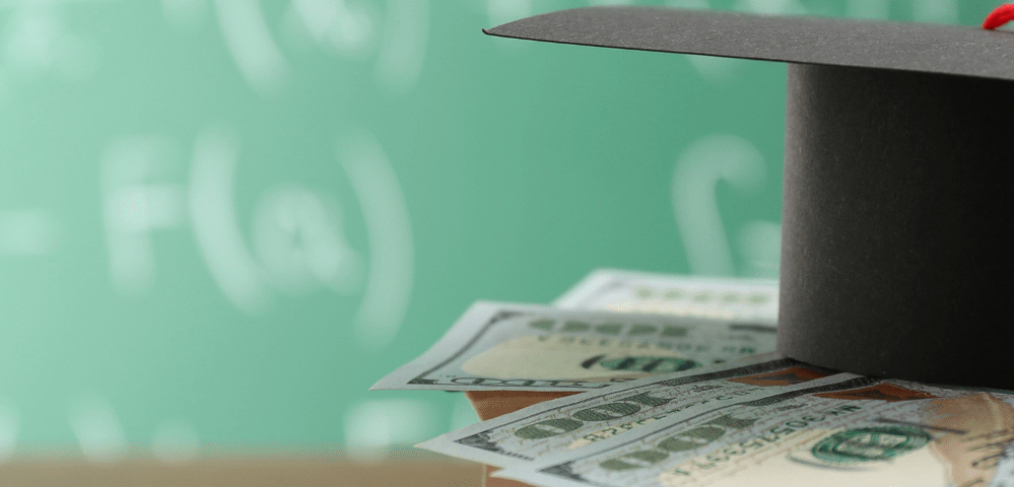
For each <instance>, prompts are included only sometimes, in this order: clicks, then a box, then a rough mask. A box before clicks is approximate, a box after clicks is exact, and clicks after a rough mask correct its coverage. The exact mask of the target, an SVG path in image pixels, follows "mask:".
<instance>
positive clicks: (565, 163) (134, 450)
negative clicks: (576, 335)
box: [0, 0, 999, 464]
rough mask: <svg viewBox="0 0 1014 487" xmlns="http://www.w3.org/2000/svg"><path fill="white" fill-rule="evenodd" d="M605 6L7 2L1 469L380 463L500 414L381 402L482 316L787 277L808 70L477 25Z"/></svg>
mask: <svg viewBox="0 0 1014 487" xmlns="http://www.w3.org/2000/svg"><path fill="white" fill-rule="evenodd" d="M603 3H633V2H602V1H587V0H585V1H576V0H575V1H571V0H551V1H550V0H547V1H531V0H460V1H451V0H440V1H426V0H390V1H375V2H374V1H363V0H261V1H256V0H161V1H144V2H134V1H101V0H91V1H86V0H78V1H56V0H52V1H16V0H5V1H3V2H0V462H10V461H15V460H17V459H18V458H22V457H25V458H29V457H33V458H34V457H38V456H40V455H41V456H43V457H45V456H46V455H54V454H59V455H67V456H71V457H81V458H83V459H85V460H87V461H92V462H100V463H107V464H108V463H116V462H119V461H121V460H123V459H126V458H130V457H131V456H132V455H141V456H145V457H151V458H154V459H155V461H158V462H164V463H172V464H179V463H186V462H189V461H193V460H194V459H197V458H201V457H202V455H210V454H216V453H221V452H234V453H235V452H238V453H244V452H256V453H264V452H267V453H273V452H289V453H291V452H297V453H299V452H330V453H329V454H334V453H337V454H338V455H340V456H341V457H343V458H352V459H378V458H383V457H384V456H385V455H391V454H393V453H397V452H399V451H403V450H404V449H406V448H408V447H409V446H410V445H412V444H414V443H416V442H418V441H421V440H425V439H428V438H430V437H433V436H436V435H439V434H441V433H443V432H446V431H448V430H450V429H453V428H458V427H461V426H464V425H467V424H469V423H471V422H474V421H476V418H475V415H474V413H473V412H472V410H471V407H470V406H469V404H468V402H467V401H466V400H465V399H464V398H463V396H462V395H460V394H451V393H427V392H421V393H420V392H408V391H384V392H373V393H370V392H367V389H368V388H369V387H370V386H371V385H372V384H373V383H374V382H375V381H376V380H377V379H379V378H380V377H381V376H383V375H384V374H386V373H387V372H389V371H391V370H393V369H394V368H396V367H397V366H399V365H401V364H402V363H404V362H406V361H407V360H409V359H411V358H413V357H415V356H416V355H417V354H419V353H421V352H422V351H424V350H425V349H426V348H428V347H429V346H430V345H431V344H432V343H434V342H435V341H436V340H437V339H438V338H439V337H440V336H441V335H442V334H443V332H444V331H445V330H446V329H447V328H448V327H449V326H450V324H451V323H453V322H454V320H455V319H456V318H457V317H458V316H459V314H460V313H462V312H463V310H464V309H465V308H466V307H467V306H468V305H469V304H470V303H471V302H472V301H474V300H476V299H496V300H505V301H523V302H535V303H545V302H549V301H551V300H552V299H553V298H555V297H556V296H557V295H559V294H561V293H562V292H563V291H565V290H566V289H567V288H568V287H570V286H571V285H572V284H574V283H575V282H576V281H578V280H579V279H580V278H581V277H583V276H584V275H585V274H586V273H588V272H589V271H590V270H591V269H593V268H596V267H617V268H628V269H637V270H648V271H657V272H671V273H691V274H705V275H727V276H731V275H737V276H763V277H775V276H777V268H778V248H779V232H780V225H779V221H780V216H779V215H780V199H781V196H780V194H781V160H782V134H783V123H784V90H785V87H784V84H785V67H784V65H781V64H777V63H762V62H752V61H742V60H728V59H714V58H701V57H693V56H677V55H666V54H656V53H644V52H628V51H615V50H603V49H592V48H582V47H574V46H561V45H546V44H537V43H531V42H523V41H511V40H504V39H495V38H490V37H487V36H484V35H483V34H482V33H481V31H480V28H482V27H489V26H494V25H498V24H500V23H503V22H507V21H511V20H514V19H517V18H520V17H524V16H528V15H532V14H537V13H542V12H546V11H552V10H558V9H562V8H570V7H579V6H587V5H591V4H603ZM637 3H643V4H668V5H673V6H680V7H689V8H711V9H718V10H737V11H746V12H759V13H766V14H786V15H822V16H834V17H849V18H869V19H894V20H903V21H915V22H934V23H950V24H966V25H977V24H978V23H980V22H981V20H982V19H983V18H984V17H985V16H986V14H987V13H988V12H989V11H990V10H991V9H992V8H993V7H995V6H997V5H998V3H999V2H997V1H968V0H962V1H961V2H960V3H959V2H958V0H890V1H888V0H682V1H670V2H637ZM729 35H730V36H734V35H735V32H729Z"/></svg>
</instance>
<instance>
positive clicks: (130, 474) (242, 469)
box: [0, 456, 482, 487]
mask: <svg viewBox="0 0 1014 487" xmlns="http://www.w3.org/2000/svg"><path fill="white" fill-rule="evenodd" d="M481 476H482V469H481V468H480V466H479V465H476V464H474V463H468V462H461V461H455V460H448V459H445V458H438V457H429V456H426V457H416V458H384V459H378V460H376V461H371V462H357V461H352V460H348V459H343V458H339V457H334V458H327V457H310V456H250V457H242V456H237V457H228V458H199V459H197V460H195V461H193V462H188V463H186V464H183V465H169V464H165V463H161V462H158V461H156V460H154V459H129V460H125V461H122V462H117V463H113V464H108V465H106V464H95V463H89V462H87V461H85V460H83V459H79V458H67V457H61V458H51V457H33V458H16V459H14V460H8V461H7V462H6V463H4V464H3V465H0V485H4V486H17V487H69V486H74V487H140V486H143V487H231V486H237V487H282V486H298V487H325V486H326V487H334V486H342V487H381V486H383V487H388V486H390V487H395V486H412V487H478V486H479V485H480V482H481V480H480V479H481Z"/></svg>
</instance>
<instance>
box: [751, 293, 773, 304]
mask: <svg viewBox="0 0 1014 487" xmlns="http://www.w3.org/2000/svg"><path fill="white" fill-rule="evenodd" d="M769 299H770V298H769V297H768V295H767V294H751V295H750V303H751V304H764V303H766V302H768V300H769Z"/></svg>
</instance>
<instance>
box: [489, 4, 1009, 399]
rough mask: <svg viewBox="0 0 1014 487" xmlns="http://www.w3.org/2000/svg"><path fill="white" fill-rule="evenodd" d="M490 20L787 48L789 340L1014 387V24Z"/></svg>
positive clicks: (661, 43)
mask: <svg viewBox="0 0 1014 487" xmlns="http://www.w3.org/2000/svg"><path fill="white" fill-rule="evenodd" d="M485 32H486V33H488V34H490V35H495V36H501V37H510V38H518V39H529V40H536V41H545V42H556V43H563V44H578V45H585V46H596V47H610V48H620V49H634V50H645V51H658V52H668V53H684V54H699V55H709V56H721V57H735V58H746V59H757V60H767V61H781V62H786V63H788V86H787V88H788V97H787V107H786V110H787V112H786V115H787V116H786V131H785V169H784V196H783V210H782V211H783V226H782V261H781V284H780V287H781V293H780V294H781V297H780V300H781V302H780V316H779V335H778V340H779V344H778V349H779V351H780V352H781V353H783V354H784V355H787V356H789V357H793V358H796V359H800V360H803V361H806V362H810V363H813V364H817V365H821V366H824V367H829V368H835V369H839V370H846V371H850V372H856V373H862V374H870V375H882V376H891V377H897V378H903V379H912V380H922V381H930V382H939V383H952V384H963V385H978V386H991V387H999V388H1014V360H1011V359H1010V357H1011V356H1012V351H1014V340H1012V338H1014V323H1011V321H1012V320H1011V313H1010V310H1011V307H1010V306H1008V303H1010V302H1012V301H1008V299H1011V297H1012V293H1011V291H1012V287H1014V286H1012V285H1011V284H1010V282H1011V278H1012V274H1014V272H1012V271H1014V248H1012V245H1011V240H1010V238H1009V237H1008V236H1007V234H1006V233H1005V230H1006V226H1007V222H1008V218H1009V215H1010V214H1011V213H1010V210H1011V208H1012V203H1011V198H1012V196H1011V194H1010V193H1011V192H1012V190H1011V188H1012V186H1014V177H1012V176H1014V169H1012V167H1011V166H1012V164H1011V162H1014V155H1012V151H1011V149H1010V145H1011V141H1012V140H1014V118H1012V114H1014V110H1012V109H1014V83H1012V81H1014V33H1011V32H998V31H987V30H982V29H976V28H969V27H952V26H940V25H919V24H909V23H900V22H882V21H847V20H835V19H822V18H813V17H777V16H758V15H748V14H739V13H719V12H707V11H688V10H677V9H668V8H650V7H592V8H583V9H575V10H566V11H561V12H554V13H549V14H544V15H539V16H535V17H530V18H526V19H522V20H518V21H515V22H511V23H508V24H505V25H502V26H499V27H496V28H493V29H490V30H487V31H485Z"/></svg>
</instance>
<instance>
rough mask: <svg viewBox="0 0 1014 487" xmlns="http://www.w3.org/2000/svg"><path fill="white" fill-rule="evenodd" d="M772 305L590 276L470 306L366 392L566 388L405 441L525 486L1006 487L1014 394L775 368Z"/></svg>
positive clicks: (782, 361) (1012, 483)
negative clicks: (553, 294) (551, 299)
mask: <svg viewBox="0 0 1014 487" xmlns="http://www.w3.org/2000/svg"><path fill="white" fill-rule="evenodd" d="M777 306H778V285H777V282H776V281H768V280H747V279H713V278H707V279H705V278H697V277H686V276H668V275H657V274H646V273H637V272H626V271H614V270H600V271H596V272H593V273H592V274H591V275H589V276H588V277H587V278H585V279H584V280H583V281H582V282H580V283H579V284H578V285H577V286H575V287H574V288H573V289H572V290H570V291H569V292H567V293H566V294H565V295H564V296H563V297H561V298H560V299H558V300H557V301H556V302H555V303H554V305H553V306H535V305H521V304H507V303H493V302H479V303H476V304H474V305H473V306H472V307H471V308H470V309H469V310H468V311H467V312H466V313H465V314H464V316H462V318H461V319H460V320H459V321H458V322H457V323H455V324H454V326H453V327H452V328H451V330H450V331H449V332H448V333H447V334H446V335H445V336H444V337H443V338H442V339H441V340H440V341H439V342H438V343H437V344H436V345H434V346H433V347H432V348H431V349H430V350H428V351H427V352H426V353H424V354H423V355H422V356H421V357H419V358H417V359H416V360H414V361H412V362H411V363H409V364H407V365H405V366H403V367H401V368H399V369H398V370H396V371H394V372H393V373H391V374H390V375H388V376H386V377H384V378H383V379H381V380H380V382H378V383H377V384H376V385H375V386H374V389H430V390H445V391H470V392H471V393H473V394H474V393H475V391H541V392H582V393H581V394H573V395H568V396H566V397H561V398H559V399H554V400H551V401H546V402H542V403H538V404H535V405H533V406H530V407H527V408H524V409H520V410H517V411H514V412H510V413H508V414H505V415H502V416H499V417H495V418H493V419H489V420H487V421H484V422H481V423H478V424H475V425H472V426H469V427H466V428H464V429H461V430H458V431H454V432H451V433H448V434H445V435H443V436H440V437H438V438H434V439H432V440H429V441H426V442H424V443H422V444H420V445H418V446H419V447H421V448H425V449H428V450H432V451H435V452H439V453H443V454H446V455H450V456H454V457H459V458H464V459H469V460H474V461H478V462H482V463H486V464H488V465H491V466H494V467H499V468H501V469H502V470H499V471H498V472H497V473H496V474H495V475H494V476H495V477H500V478H504V479H513V480H516V481H519V482H524V483H526V484H530V485H536V486H544V487H592V486H595V487H612V486H616V487H621V486H622V487H649V486H665V487H676V486H715V487H718V486H722V487H725V486H765V485H779V486H806V487H812V486H820V485H827V486H835V487H837V486H842V487H844V486H849V487H866V486H885V487H887V486H890V487H916V486H926V487H937V486H939V487H944V486H955V487H972V486H977V487H978V486H982V487H999V486H1006V487H1014V392H1010V391H997V390H985V389H969V388H957V387H946V386H937V385H928V384H920V383H915V382H909V381H903V380H894V379H885V378H876V377H865V376H859V375H855V374H849V373H838V372H836V371H832V370H826V369H822V368H819V367H815V366H812V365H808V364H805V363H801V362H798V361H795V360H792V359H789V358H784V357H781V356H778V355H777V354H775V353H774V350H775V336H776V326H777V315H778V312H777V311H778V308H777ZM513 485H518V484H513Z"/></svg>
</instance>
